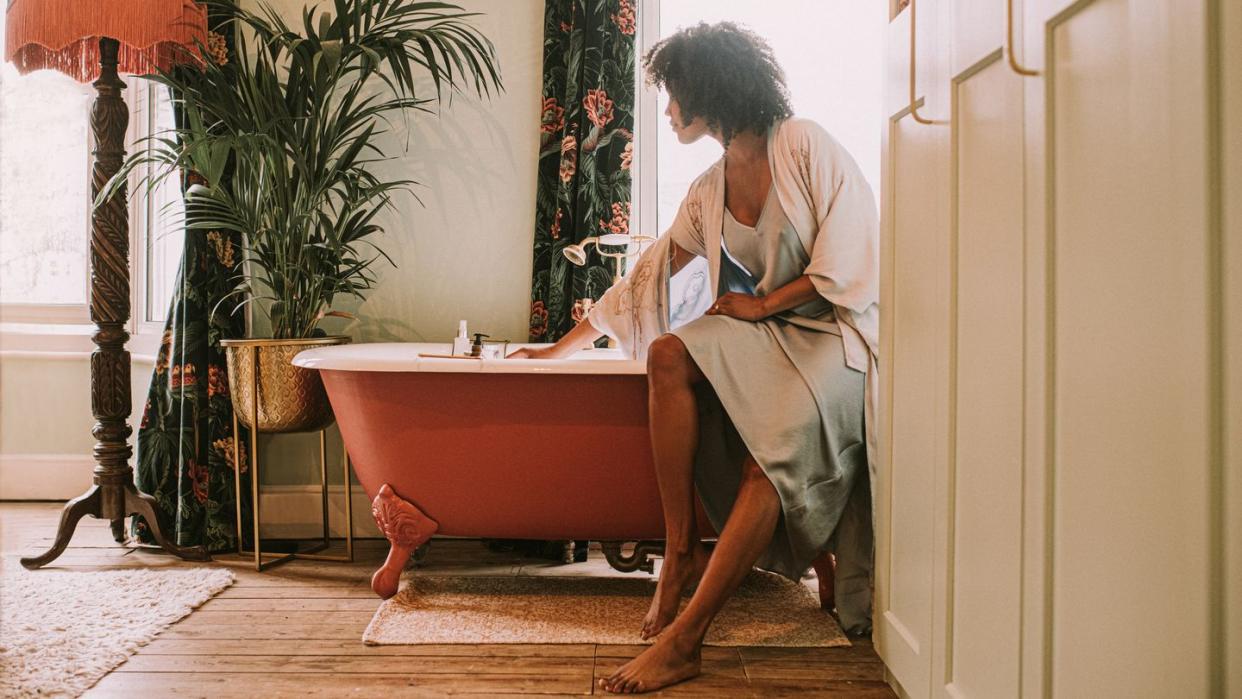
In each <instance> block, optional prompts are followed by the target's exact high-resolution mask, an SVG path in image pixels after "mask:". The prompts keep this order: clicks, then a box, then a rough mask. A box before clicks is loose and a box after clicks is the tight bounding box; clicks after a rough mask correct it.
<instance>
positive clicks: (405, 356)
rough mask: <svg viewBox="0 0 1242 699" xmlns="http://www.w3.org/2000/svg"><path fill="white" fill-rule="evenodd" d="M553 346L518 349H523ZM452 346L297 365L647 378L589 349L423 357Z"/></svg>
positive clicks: (314, 357)
mask: <svg viewBox="0 0 1242 699" xmlns="http://www.w3.org/2000/svg"><path fill="white" fill-rule="evenodd" d="M547 346H548V345H540V344H529V343H513V344H510V345H509V352H513V351H514V350H517V349H519V348H522V347H547ZM451 350H452V345H450V344H448V343H437V342H372V343H359V344H350V345H337V346H335V347H319V348H316V349H310V350H306V351H305V352H302V353H300V354H298V355H297V356H296V357H294V359H293V363H294V365H296V366H300V367H304V368H307V369H333V370H342V371H431V372H441V373H445V372H447V373H478V372H482V373H485V374H645V373H647V367H646V365H645V364H644V363H643V362H640V361H637V360H631V359H624V358H623V357H622V355H621V351H620V350H615V349H589V350H582V351H580V352H578V353H576V354H574V355H573V356H572V357H570V358H569V359H465V358H461V359H458V358H452V359H450V358H439V357H423V356H419V355H426V354H449V353H450V351H451Z"/></svg>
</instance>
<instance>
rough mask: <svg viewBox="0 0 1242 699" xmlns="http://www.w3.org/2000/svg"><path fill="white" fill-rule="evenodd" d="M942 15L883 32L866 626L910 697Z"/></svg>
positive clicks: (924, 463)
mask: <svg viewBox="0 0 1242 699" xmlns="http://www.w3.org/2000/svg"><path fill="white" fill-rule="evenodd" d="M946 7H947V4H946V3H945V2H942V1H940V0H914V1H913V2H912V3H911V4H910V6H908V7H907V8H906V9H905V10H904V11H903V12H901V13H900V14H899V15H898V16H896V17H895V18H894V20H893V21H892V22H891V23H890V25H889V32H890V35H889V37H888V41H887V47H888V51H887V54H888V59H887V60H888V61H889V68H888V70H887V71H886V74H887V76H888V80H887V82H886V90H885V103H886V104H887V105H888V107H889V109H888V111H889V114H890V117H889V120H888V123H887V124H886V125H885V130H884V134H883V138H882V142H883V151H884V152H883V170H884V171H883V178H884V187H883V188H882V216H881V218H882V221H883V226H882V229H883V232H882V236H883V241H882V248H883V251H884V252H883V255H882V272H881V274H882V281H881V301H880V303H881V307H882V308H883V309H885V310H884V313H883V314H882V319H881V320H882V326H883V327H882V328H881V335H882V337H883V338H885V339H884V340H882V347H881V360H882V362H883V366H882V367H881V383H882V387H883V388H882V390H883V400H882V408H881V411H882V414H883V416H884V418H883V419H882V420H881V425H880V430H881V435H882V437H881V439H882V441H883V446H882V447H881V455H880V458H881V461H882V463H881V468H880V473H881V477H880V479H879V482H878V484H877V489H876V490H877V496H876V498H875V509H876V519H877V538H878V540H880V541H882V542H883V543H880V544H879V545H878V550H877V561H876V609H875V614H874V625H875V642H876V646H877V648H878V649H879V652H880V654H881V655H882V656H883V657H884V659H885V662H886V663H887V665H888V667H889V669H890V671H891V672H892V673H893V675H894V676H895V677H896V678H897V680H898V681H899V682H900V683H901V685H902V686H903V687H904V688H905V689H906V691H908V692H909V693H911V694H912V695H913V696H926V695H927V694H928V691H929V689H930V686H931V685H930V681H931V663H932V653H933V649H934V648H935V645H936V643H935V639H934V633H935V629H936V628H937V626H938V625H939V622H938V621H937V620H935V619H934V618H933V614H934V613H936V612H939V611H942V607H940V606H939V605H936V604H935V603H934V600H935V598H936V596H937V595H938V594H940V591H941V590H942V582H941V581H939V580H938V579H937V575H938V574H939V568H938V566H937V558H938V556H937V551H939V550H943V548H944V528H943V526H938V524H937V523H938V522H942V521H943V517H941V516H940V513H938V512H937V507H938V506H940V503H941V502H942V501H943V498H938V497H936V496H935V495H934V492H935V491H938V490H943V488H944V487H945V482H944V479H943V477H942V475H943V473H944V459H945V455H946V447H947V443H948V442H947V432H946V429H945V425H946V424H947V417H948V416H947V412H946V408H947V401H946V396H947V381H948V372H947V371H946V366H945V357H946V353H947V344H948V334H947V329H948V321H949V314H948V288H947V282H948V276H949V274H948V272H949V269H948V267H949V255H948V245H947V243H948V239H949V238H948V234H949V199H948V195H949V180H948V172H949V168H948V155H949V129H948V127H947V118H948V106H949V105H948V100H947V95H948V90H947V82H946V81H945V80H944V79H943V76H944V72H945V70H944V67H945V62H944V58H943V56H944V51H945V49H947V46H946V45H945V44H944V43H943V42H940V41H939V39H940V37H943V36H944V34H943V32H941V31H940V29H941V26H940V25H941V21H942V19H943V16H942V13H944V11H945V8H946ZM912 15H913V18H914V20H915V21H914V23H913V27H912V26H911V19H912ZM912 39H913V42H912ZM911 43H914V59H915V60H914V61H913V63H914V74H913V75H911V72H910V69H911V63H912V61H911V58H910V57H911ZM911 82H912V83H913V85H911ZM911 94H913V97H911ZM929 121H930V122H933V123H926V122H929ZM936 122H938V123H936ZM894 338H897V339H898V341H897V342H895V343H894V342H893V340H894Z"/></svg>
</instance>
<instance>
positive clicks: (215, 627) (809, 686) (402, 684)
mask: <svg viewBox="0 0 1242 699" xmlns="http://www.w3.org/2000/svg"><path fill="white" fill-rule="evenodd" d="M60 509H61V506H60V505H58V504H47V503H41V504H14V503H0V555H3V556H4V557H5V558H14V557H17V556H21V555H30V554H32V553H39V552H41V551H42V550H44V549H46V548H47V547H48V546H50V545H51V543H52V537H53V535H54V533H55V527H56V522H57V520H58V519H59V515H60ZM357 544H358V545H357V547H356V550H355V554H356V560H355V562H354V563H328V562H317V561H292V562H290V563H287V564H285V565H281V566H278V567H276V568H273V569H271V570H269V571H265V572H263V573H258V572H255V570H254V569H253V560H252V559H250V558H244V557H241V556H238V555H236V554H228V555H222V556H218V557H217V558H216V560H215V561H213V562H212V563H210V564H207V565H212V566H219V567H224V568H228V569H229V570H231V571H233V573H234V574H235V575H236V577H237V582H236V583H235V584H234V585H233V586H232V587H230V588H228V589H227V590H225V591H224V592H222V593H221V594H219V595H218V596H216V597H215V598H214V599H212V600H210V601H208V602H207V603H206V604H204V605H203V606H202V607H200V608H199V609H197V610H195V611H194V612H193V613H191V614H190V615H189V616H187V617H186V618H185V619H183V620H181V621H180V622H178V623H176V624H174V625H172V626H170V627H169V628H168V629H166V630H165V631H164V632H163V633H162V634H160V635H159V636H158V637H157V638H156V639H155V640H154V641H152V642H151V643H149V644H147V645H146V646H144V647H142V648H140V649H139V650H138V651H137V653H136V654H135V655H133V656H132V657H131V658H130V659H129V660H127V661H126V662H125V663H123V664H121V665H120V666H118V667H117V668H116V669H115V670H114V671H113V672H111V673H110V674H108V675H107V676H106V677H104V678H103V679H102V680H100V681H99V683H98V684H97V685H96V686H95V687H94V688H92V689H91V690H90V691H89V692H88V693H87V696H88V697H127V698H128V697H133V696H176V697H178V699H187V698H192V697H254V696H263V697H337V696H375V695H380V694H384V695H389V694H391V695H398V696H413V697H440V696H445V695H448V694H466V695H480V696H488V697H502V696H531V695H536V696H547V697H560V696H583V695H591V694H600V693H601V692H600V690H599V689H598V688H597V687H596V685H595V682H596V680H598V679H599V678H601V677H607V676H608V675H609V674H610V673H611V672H613V671H614V670H615V669H616V668H617V667H619V666H620V665H621V664H623V663H625V662H626V661H627V660H628V659H630V658H633V657H634V656H636V655H637V654H638V653H640V652H642V650H643V648H644V647H645V646H642V645H637V644H635V645H623V646H596V645H592V644H577V645H568V644H566V645H559V644H553V645H536V644H529V645H511V644H510V645H466V644H461V645H424V646H367V645H364V644H363V643H362V642H361V638H362V632H363V630H364V629H365V628H366V626H367V624H368V623H369V622H370V619H371V616H372V615H373V613H374V611H375V609H376V608H377V607H378V605H379V601H378V600H377V599H376V598H375V596H374V595H373V593H372V592H371V590H370V587H369V581H370V576H371V573H372V572H373V571H374V569H375V568H376V567H378V566H379V564H380V563H381V562H382V561H383V558H384V556H385V554H386V551H387V548H386V544H385V542H383V541H373V540H363V541H359V542H357ZM191 565H203V564H189V563H186V562H184V561H180V560H178V559H176V558H173V557H171V556H168V555H165V554H164V553H162V552H160V551H158V550H155V549H151V548H150V547H144V546H137V545H134V544H133V543H129V544H126V545H119V544H116V543H115V542H113V541H112V538H111V534H110V532H109V529H108V526H107V523H106V522H100V521H96V520H84V521H83V522H82V524H81V525H80V526H79V528H78V531H77V533H76V535H75V536H74V539H73V541H72V542H71V545H70V547H69V548H68V549H67V550H66V551H65V553H64V554H63V555H62V556H61V557H60V558H59V559H57V561H56V562H55V563H54V564H53V566H51V567H54V568H56V569H60V570H71V571H91V570H116V569H120V568H129V567H170V568H177V567H188V566H191ZM408 574H409V575H413V576H420V575H444V574H449V575H566V574H569V575H574V576H590V575H616V573H615V572H613V571H611V569H609V568H608V567H607V564H606V563H604V562H603V561H602V560H597V559H594V558H593V559H592V560H591V561H589V562H588V563H586V564H575V565H573V566H561V565H559V564H556V563H554V562H550V561H541V560H538V559H527V558H523V557H522V556H521V555H518V554H516V553H514V552H494V551H490V550H488V549H487V548H486V547H484V546H482V545H481V544H480V543H479V542H478V541H471V540H436V541H435V542H433V545H432V547H431V553H430V554H429V555H428V558H427V560H426V561H425V563H424V565H423V566H421V567H419V568H416V569H414V570H412V571H409V572H408ZM883 677H884V668H883V665H882V664H881V663H880V660H879V658H878V657H876V655H875V651H874V649H873V648H872V647H871V644H870V643H869V642H867V641H861V642H856V643H855V644H854V645H853V646H852V647H850V648H719V647H707V648H705V649H704V652H703V674H702V676H700V677H698V678H696V679H694V680H693V681H691V682H686V683H683V684H680V685H676V686H674V687H670V688H667V689H666V690H664V691H662V692H658V693H656V694H654V695H653V696H670V697H680V696H687V697H795V696H796V697H861V698H870V697H885V698H888V697H893V696H895V695H894V694H893V692H892V690H891V689H890V688H889V687H888V685H886V684H885V683H884V682H883Z"/></svg>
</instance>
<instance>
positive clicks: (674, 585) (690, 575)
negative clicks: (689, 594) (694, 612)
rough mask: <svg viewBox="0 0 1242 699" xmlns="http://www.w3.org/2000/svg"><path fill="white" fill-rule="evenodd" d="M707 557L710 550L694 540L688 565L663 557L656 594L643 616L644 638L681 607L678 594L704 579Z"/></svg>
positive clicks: (670, 621) (670, 619) (650, 636)
mask: <svg viewBox="0 0 1242 699" xmlns="http://www.w3.org/2000/svg"><path fill="white" fill-rule="evenodd" d="M709 558H711V553H710V552H708V550H707V547H706V546H704V545H703V544H702V543H696V544H695V545H694V548H692V549H691V550H690V556H689V559H690V560H689V561H688V563H689V565H683V564H682V563H681V561H680V559H679V558H670V557H665V559H664V563H662V564H661V566H660V581H659V582H658V583H656V591H655V596H653V597H652V598H651V608H650V609H649V610H647V616H646V617H645V618H644V619H643V630H642V638H643V640H644V641H645V640H647V639H649V638H654V637H655V636H657V635H659V633H660V632H661V631H663V630H664V627H666V626H668V625H669V624H671V623H672V622H673V619H674V618H676V616H677V609H678V607H680V606H681V594H682V593H683V592H685V591H686V588H688V587H690V586H691V585H693V584H696V583H698V581H699V580H701V579H702V578H703V571H705V570H707V561H708V559H709Z"/></svg>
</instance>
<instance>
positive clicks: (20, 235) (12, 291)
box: [0, 62, 95, 321]
mask: <svg viewBox="0 0 1242 699" xmlns="http://www.w3.org/2000/svg"><path fill="white" fill-rule="evenodd" d="M94 92H95V91H94V88H92V87H91V86H90V85H81V84H78V83H77V82H75V81H74V80H72V79H71V78H69V77H68V76H65V75H62V74H60V73H57V72H54V71H39V72H37V73H32V74H30V75H28V76H24V77H20V78H19V77H18V75H17V70H16V69H15V68H14V67H13V65H12V64H10V63H8V62H5V63H4V64H3V65H2V66H0V235H2V237H0V299H2V300H3V302H4V303H5V304H6V305H8V304H15V305H20V306H22V307H34V306H53V307H57V308H56V311H57V312H56V313H55V319H56V320H82V321H85V320H86V303H87V298H88V289H87V285H88V281H89V276H88V273H87V256H86V249H87V241H88V240H89V234H88V232H89V230H90V208H89V198H90V148H91V144H90V140H89V131H90V123H89V122H90V105H91V101H92V99H94ZM24 319H27V320H33V318H24ZM49 319H50V318H49Z"/></svg>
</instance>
